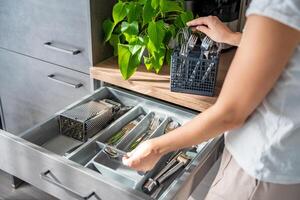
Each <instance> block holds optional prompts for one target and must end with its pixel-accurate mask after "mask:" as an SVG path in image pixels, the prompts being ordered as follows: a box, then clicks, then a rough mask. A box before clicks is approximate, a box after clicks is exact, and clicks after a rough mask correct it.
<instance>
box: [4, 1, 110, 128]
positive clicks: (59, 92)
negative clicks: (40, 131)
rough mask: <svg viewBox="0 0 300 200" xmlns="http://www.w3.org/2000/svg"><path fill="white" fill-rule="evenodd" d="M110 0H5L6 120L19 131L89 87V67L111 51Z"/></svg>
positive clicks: (79, 95)
mask: <svg viewBox="0 0 300 200" xmlns="http://www.w3.org/2000/svg"><path fill="white" fill-rule="evenodd" d="M113 4H114V1H107V0H77V1H73V0H51V1H40V0H1V1H0V99H1V101H2V108H3V112H2V113H3V115H2V118H1V120H2V124H4V125H5V126H4V127H2V128H6V130H7V131H9V132H11V133H14V134H20V133H21V132H23V131H25V130H26V129H28V128H30V127H31V126H33V125H35V124H37V123H39V122H41V121H42V120H45V119H47V118H48V117H49V116H50V115H51V114H53V113H55V112H57V111H58V110H59V109H61V108H63V107H64V106H66V105H68V104H70V103H72V102H73V101H75V100H76V99H78V98H80V97H83V96H84V95H86V94H88V93H89V91H90V90H89V89H90V88H91V87H90V86H89V85H90V80H89V67H90V66H91V65H92V64H94V63H97V62H99V61H101V60H103V59H104V58H106V57H108V56H110V55H111V52H112V51H111V50H110V48H109V47H107V46H105V45H104V43H103V39H102V38H103V33H102V31H101V28H102V27H101V24H102V21H103V20H104V19H105V18H107V17H109V16H110V15H111V9H112V6H113Z"/></svg>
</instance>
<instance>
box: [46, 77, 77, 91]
mask: <svg viewBox="0 0 300 200" xmlns="http://www.w3.org/2000/svg"><path fill="white" fill-rule="evenodd" d="M48 78H49V79H51V80H53V81H55V82H58V83H61V84H64V85H67V86H70V87H73V88H80V87H82V86H83V84H82V83H75V84H74V83H69V82H67V81H64V80H60V79H57V78H56V77H55V74H49V75H48Z"/></svg>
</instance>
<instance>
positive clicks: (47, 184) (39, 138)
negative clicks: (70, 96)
mask: <svg viewBox="0 0 300 200" xmlns="http://www.w3.org/2000/svg"><path fill="white" fill-rule="evenodd" d="M101 99H113V100H114V101H117V102H118V103H121V104H122V105H123V106H131V107H133V108H132V109H131V110H130V111H128V112H127V113H125V114H124V115H122V116H121V117H120V118H118V119H116V120H114V121H112V122H111V123H110V124H109V125H108V126H107V127H106V128H104V129H102V130H100V131H99V132H98V133H96V135H94V136H92V137H90V138H89V139H88V140H87V141H86V142H85V143H83V144H82V145H81V146H80V147H78V148H77V149H75V150H73V151H70V152H68V153H67V154H64V153H62V152H60V153H57V152H56V149H49V148H48V147H47V143H48V142H49V141H51V140H53V139H55V138H57V137H60V136H61V133H60V129H59V119H60V118H59V117H60V115H61V114H62V113H64V112H65V111H67V110H70V109H73V108H75V107H76V106H79V105H83V104H84V103H87V102H89V101H99V100H101ZM141 113H143V114H144V115H145V117H144V118H143V120H142V121H140V124H141V125H139V124H138V125H137V126H136V128H135V129H133V130H132V132H131V133H130V134H128V136H127V137H125V138H124V139H123V140H121V141H120V143H119V145H117V147H116V148H118V149H119V150H118V151H122V152H123V151H125V149H126V145H125V143H126V144H127V142H128V141H129V140H132V139H133V138H134V137H135V136H137V135H136V134H138V132H136V131H135V130H139V129H140V128H142V127H144V125H143V123H145V122H146V121H147V118H148V117H149V116H150V115H151V113H155V115H157V116H159V117H160V118H161V119H162V121H161V123H160V125H159V126H158V128H157V129H156V131H155V133H154V134H153V136H152V137H157V136H159V135H161V134H163V132H164V130H165V127H166V124H167V123H168V122H169V121H176V122H178V123H180V124H184V123H186V122H187V121H188V120H190V119H191V118H193V117H194V116H195V115H196V114H197V112H194V111H191V110H188V109H184V108H182V107H179V106H174V105H171V104H168V103H165V102H162V101H159V100H157V99H154V98H149V97H146V96H143V95H140V94H137V93H134V92H130V91H127V90H124V89H120V88H115V87H102V88H100V89H99V90H96V91H95V92H94V93H93V94H92V95H89V96H86V97H84V98H81V99H80V100H79V101H77V102H75V103H73V104H71V105H69V106H67V107H66V108H64V109H63V110H62V111H59V112H57V113H56V114H54V115H53V116H52V117H50V118H49V119H47V120H45V121H44V122H41V123H39V124H38V125H36V126H34V127H33V128H31V129H29V130H27V131H25V132H23V133H22V135H20V137H18V136H15V135H13V134H11V133H9V132H5V131H0V169H1V170H4V171H6V172H7V173H10V174H12V175H14V176H16V177H18V178H20V179H22V180H24V181H26V182H28V183H30V184H32V185H33V186H35V187H37V188H39V189H41V190H43V191H45V192H47V193H49V194H51V195H53V196H55V197H57V198H59V199H102V200H113V199H124V200H126V199H128V200H129V199H130V200H132V199H152V198H151V196H149V195H147V194H145V193H144V192H143V190H142V188H141V187H142V185H143V184H144V183H145V181H146V180H147V179H148V178H149V177H152V176H153V175H154V174H155V173H157V172H158V171H160V170H161V169H162V167H164V166H165V162H166V160H168V159H169V157H170V155H167V156H165V157H163V158H162V160H160V161H159V163H158V165H157V166H156V167H155V168H154V170H153V171H150V172H148V173H146V174H141V173H137V172H134V171H133V170H132V169H129V168H126V167H125V166H123V165H122V164H121V162H120V161H114V162H117V163H118V164H116V163H115V164H114V165H110V164H108V163H110V161H111V160H107V159H103V155H104V154H103V153H104V152H103V148H104V146H103V145H105V142H104V140H105V139H104V138H107V137H108V136H111V135H112V134H114V133H115V132H116V131H117V130H119V129H120V127H122V126H124V125H125V124H127V123H128V122H129V121H131V120H132V119H134V118H135V117H137V116H138V115H139V114H141ZM64 145H67V144H64ZM57 148H61V146H60V147H57ZM66 149H67V147H66ZM221 150H222V139H221V138H215V139H212V140H210V141H207V142H204V143H202V144H199V145H198V147H197V151H196V153H195V154H194V156H193V157H192V160H191V161H190V162H189V164H188V165H187V166H185V167H184V168H182V170H180V171H178V173H176V174H174V176H172V178H170V179H169V181H168V182H166V185H165V187H164V188H163V190H162V191H161V192H160V194H159V196H158V197H157V198H156V199H164V200H165V199H180V200H181V199H187V198H188V196H189V195H190V194H191V193H192V191H193V189H194V188H195V187H196V186H197V185H198V184H199V182H201V180H202V178H203V177H204V176H205V174H206V173H207V172H208V170H209V169H210V167H211V166H212V165H213V163H214V162H215V161H216V160H217V158H218V156H219V155H220V152H221ZM106 161H107V162H106ZM99 165H100V168H97V166H99ZM120 169H124V170H123V171H122V173H121V172H120ZM127 172H128V173H129V174H126V173H127ZM132 173H135V176H134V177H137V178H133V181H132V177H131V175H130V174H132ZM129 177H131V178H129Z"/></svg>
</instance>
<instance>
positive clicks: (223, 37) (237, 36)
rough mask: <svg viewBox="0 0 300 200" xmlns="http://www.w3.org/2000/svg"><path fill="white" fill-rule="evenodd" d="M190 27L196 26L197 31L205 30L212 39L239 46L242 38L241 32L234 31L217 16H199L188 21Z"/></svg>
mask: <svg viewBox="0 0 300 200" xmlns="http://www.w3.org/2000/svg"><path fill="white" fill-rule="evenodd" d="M187 25H188V26H190V27H195V28H196V30H197V31H200V32H203V33H204V34H206V35H207V36H208V37H210V38H211V39H212V40H214V41H216V42H219V43H226V44H230V45H233V46H238V45H239V43H240V40H241V33H239V32H236V33H235V32H232V31H231V30H230V29H229V28H228V27H227V26H226V25H225V24H224V23H223V22H221V21H220V20H219V18H218V17H216V16H208V17H199V18H197V19H194V20H192V21H189V22H188V23H187Z"/></svg>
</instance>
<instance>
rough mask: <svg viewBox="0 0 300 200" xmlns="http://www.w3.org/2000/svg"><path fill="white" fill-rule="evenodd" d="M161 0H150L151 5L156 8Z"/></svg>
mask: <svg viewBox="0 0 300 200" xmlns="http://www.w3.org/2000/svg"><path fill="white" fill-rule="evenodd" d="M160 1H161V0H151V6H152V7H153V8H154V9H157V8H158V6H159V3H160Z"/></svg>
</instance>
